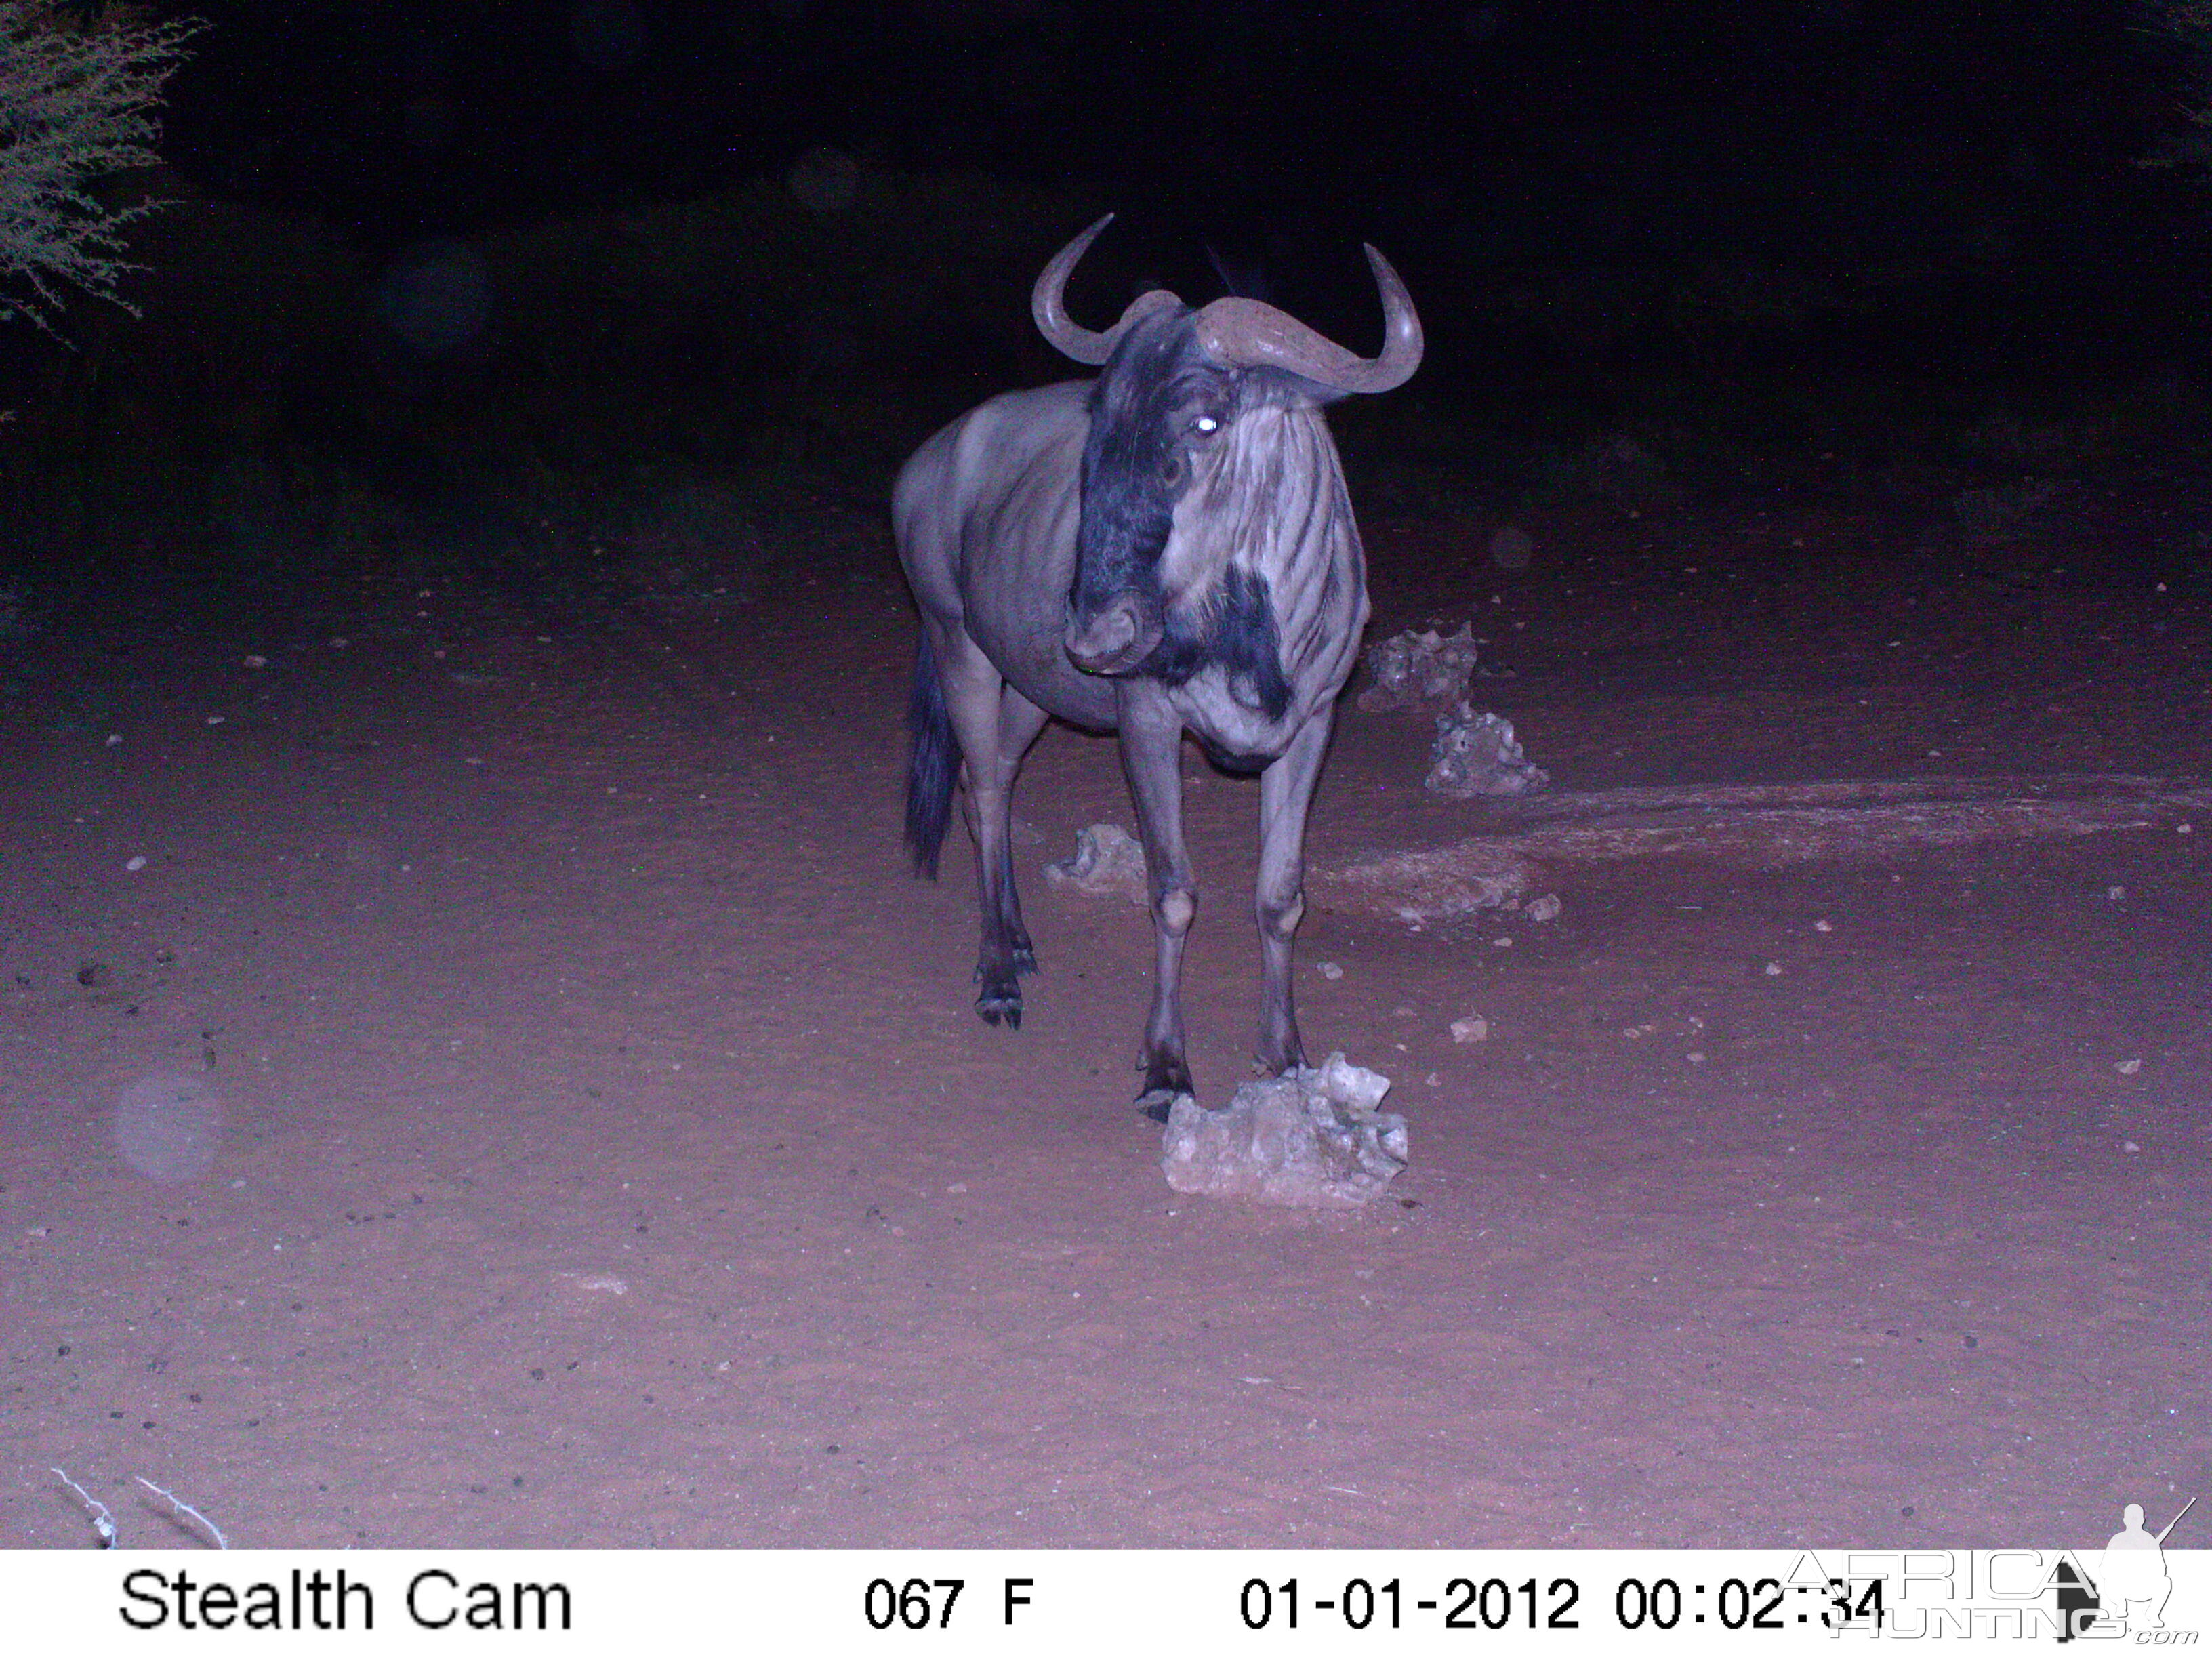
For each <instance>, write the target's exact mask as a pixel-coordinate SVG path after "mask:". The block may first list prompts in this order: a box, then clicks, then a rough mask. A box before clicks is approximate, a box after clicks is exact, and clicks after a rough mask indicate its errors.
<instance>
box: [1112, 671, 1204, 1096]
mask: <svg viewBox="0 0 2212 1659" xmlns="http://www.w3.org/2000/svg"><path fill="white" fill-rule="evenodd" d="M1121 767H1122V769H1123V771H1125V772H1126V773H1127V775H1128V779H1129V796H1130V799H1132V800H1133V802H1134V803H1135V804H1136V808H1137V829H1138V833H1139V837H1140V838H1141V839H1142V840H1143V842H1144V844H1145V868H1146V872H1147V874H1148V875H1149V876H1150V878H1151V887H1152V926H1153V932H1154V938H1155V940H1156V943H1157V945H1158V955H1157V957H1156V959H1155V961H1154V963H1153V969H1152V1015H1151V1018H1148V1019H1147V1020H1146V1022H1145V1050H1144V1053H1143V1054H1141V1055H1140V1056H1139V1060H1138V1064H1139V1066H1141V1067H1142V1068H1143V1070H1144V1073H1145V1086H1144V1091H1143V1092H1142V1093H1140V1094H1139V1096H1138V1097H1137V1104H1138V1105H1139V1106H1140V1107H1142V1108H1143V1109H1144V1110H1145V1112H1146V1114H1147V1115H1149V1116H1152V1117H1153V1118H1156V1119H1158V1120H1159V1121H1161V1122H1165V1121H1167V1115H1168V1108H1169V1106H1170V1104H1171V1103H1173V1102H1174V1100H1175V1097H1176V1096H1177V1095H1187V1094H1189V1093H1191V1092H1192V1088H1191V1081H1190V1063H1189V1061H1188V1060H1186V1059H1185V1058H1184V1052H1183V1030H1182V947H1183V940H1184V938H1185V937H1186V936H1187V935H1188V933H1189V932H1190V924H1191V921H1192V918H1193V917H1194V916H1195V915H1197V914H1198V884H1197V883H1196V882H1195V881H1194V880H1193V879H1192V877H1191V872H1190V857H1189V854H1188V853H1186V852H1185V851H1184V849H1183V844H1182V720H1181V719H1180V718H1179V717H1177V715H1176V714H1175V712H1174V711H1173V710H1172V709H1171V708H1169V707H1168V706H1167V703H1166V702H1165V700H1164V699H1155V698H1151V697H1145V696H1126V697H1125V698H1124V699H1123V701H1122V706H1121Z"/></svg>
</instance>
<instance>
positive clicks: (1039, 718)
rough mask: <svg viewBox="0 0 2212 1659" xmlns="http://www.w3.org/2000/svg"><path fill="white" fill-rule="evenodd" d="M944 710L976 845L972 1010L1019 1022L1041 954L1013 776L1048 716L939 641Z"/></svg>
mask: <svg viewBox="0 0 2212 1659" xmlns="http://www.w3.org/2000/svg"><path fill="white" fill-rule="evenodd" d="M935 643H936V644H937V645H938V647H939V663H940V664H942V665H943V668H942V671H943V674H944V678H945V705H946V708H947V710H948V712H949V713H950V714H951V717H952V727H953V731H954V732H955V733H957V736H958V738H959V741H960V753H961V769H960V776H961V783H962V786H963V787H962V789H961V810H962V813H963V816H964V817H965V818H966V819H967V823H968V836H969V840H971V841H973V842H975V898H976V906H977V908H978V909H979V911H980V912H981V945H980V947H979V949H978V950H977V951H976V956H975V979H976V981H977V984H978V987H980V988H979V989H978V990H977V992H976V994H975V1012H977V1013H979V1014H981V1016H982V1017H983V1018H984V1019H985V1020H986V1021H987V1022H988V1023H989V1024H993V1025H996V1024H999V1023H1000V1021H1002V1020H1003V1021H1004V1022H1005V1023H1006V1024H1007V1025H1008V1026H1010V1027H1012V1029H1014V1030H1020V1029H1021V1024H1022V987H1021V977H1020V976H1021V975H1024V974H1028V973H1034V972H1036V950H1035V948H1034V947H1033V946H1032V945H1030V936H1029V931H1028V929H1027V928H1025V927H1023V925H1022V907H1021V900H1020V898H1019V896H1018V895H1017V893H1016V892H1015V889H1014V855H1013V836H1012V814H1013V787H1014V774H1015V773H1016V772H1017V771H1018V770H1019V769H1020V767H1021V763H1022V756H1023V755H1024V753H1025V752H1027V750H1028V749H1029V746H1030V744H1032V743H1034V742H1035V741H1036V735H1037V733H1038V732H1040V731H1042V729H1043V726H1044V721H1045V714H1044V711H1043V710H1042V709H1041V708H1038V707H1037V706H1036V704H1035V703H1033V702H1030V700H1029V699H1028V698H1027V697H1024V696H1022V695H1021V694H1020V693H1019V692H1018V691H1016V690H1014V689H1013V688H1012V686H1009V685H1007V684H1006V682H1005V681H1004V680H1003V679H1002V678H1000V675H999V671H998V670H997V669H996V668H994V667H993V666H992V665H991V662H990V659H988V658H987V657H985V656H984V654H983V653H982V651H981V648H980V647H977V646H976V645H975V642H974V641H970V640H969V639H967V638H966V637H965V636H964V635H951V636H949V637H945V638H941V639H939V640H938V641H936V642H935Z"/></svg>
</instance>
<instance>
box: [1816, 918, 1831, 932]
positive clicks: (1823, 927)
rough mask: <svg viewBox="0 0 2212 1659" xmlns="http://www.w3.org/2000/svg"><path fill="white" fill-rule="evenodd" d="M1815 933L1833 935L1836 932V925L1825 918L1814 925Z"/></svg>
mask: <svg viewBox="0 0 2212 1659" xmlns="http://www.w3.org/2000/svg"><path fill="white" fill-rule="evenodd" d="M1813 931H1814V933H1834V932H1835V931H1836V924H1835V923H1834V922H1832V921H1829V920H1828V919H1827V918H1826V916H1823V917H1821V918H1820V921H1816V922H1814V924H1813Z"/></svg>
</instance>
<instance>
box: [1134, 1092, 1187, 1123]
mask: <svg viewBox="0 0 2212 1659" xmlns="http://www.w3.org/2000/svg"><path fill="white" fill-rule="evenodd" d="M1190 1098H1192V1096H1191V1092H1190V1091H1189V1090H1188V1089H1147V1090H1146V1091H1145V1092H1144V1093H1143V1094H1140V1095H1139V1096H1138V1097H1137V1115H1138V1116H1139V1117H1148V1118H1150V1119H1152V1121H1153V1122H1155V1123H1165V1122H1166V1121H1168V1113H1169V1111H1170V1109H1172V1108H1173V1107H1174V1105H1175V1103H1176V1102H1177V1101H1178V1100H1188V1099H1190Z"/></svg>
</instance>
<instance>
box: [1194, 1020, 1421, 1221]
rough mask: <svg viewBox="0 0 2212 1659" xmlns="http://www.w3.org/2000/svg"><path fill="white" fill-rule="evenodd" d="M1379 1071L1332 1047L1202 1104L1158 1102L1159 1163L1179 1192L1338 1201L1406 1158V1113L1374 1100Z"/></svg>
mask: <svg viewBox="0 0 2212 1659" xmlns="http://www.w3.org/2000/svg"><path fill="white" fill-rule="evenodd" d="M1389 1087H1390V1080H1389V1079H1388V1078H1386V1077H1384V1076H1383V1075H1382V1074H1381V1073H1378V1072H1370V1071H1369V1070H1368V1069H1367V1068H1366V1067H1365V1066H1354V1065H1352V1064H1351V1063H1350V1062H1348V1061H1347V1060H1346V1059H1345V1057H1344V1056H1343V1055H1342V1054H1331V1055H1330V1056H1329V1057H1328V1060H1326V1061H1324V1062H1323V1063H1322V1066H1319V1067H1318V1068H1316V1067H1313V1066H1299V1067H1298V1068H1297V1070H1295V1071H1292V1072H1289V1073H1285V1074H1284V1075H1283V1076H1281V1077H1279V1078H1276V1079H1273V1080H1272V1081H1268V1082H1260V1083H1247V1084H1245V1085H1243V1086H1242V1087H1241V1088H1239V1089H1238V1090H1237V1092H1236V1094H1235V1095H1234V1096H1233V1097H1231V1100H1230V1103H1229V1104H1228V1106H1227V1107H1226V1108H1225V1109H1223V1110H1221V1111H1218V1112H1209V1111H1207V1110H1206V1109H1204V1108H1202V1107H1201V1106H1200V1105H1199V1103H1197V1102H1196V1101H1194V1100H1193V1099H1192V1098H1191V1097H1189V1096H1188V1095H1182V1096H1178V1097H1176V1101H1175V1103H1174V1104H1173V1105H1172V1106H1170V1108H1169V1109H1168V1123H1167V1128H1166V1130H1165V1131H1164V1133H1163V1134H1162V1136H1161V1141H1160V1170H1161V1172H1162V1173H1163V1174H1164V1175H1165V1176H1167V1182H1168V1185H1169V1186H1170V1187H1172V1188H1175V1189H1176V1191H1177V1192H1179V1193H1201V1194H1207V1195H1209V1196H1211V1197H1215V1198H1249V1199H1256V1200H1259V1201H1260V1202H1261V1203H1263V1204H1288V1205H1296V1206H1304V1207H1308V1208H1336V1209H1341V1208H1348V1207H1351V1206H1356V1205H1360V1204H1364V1203H1366V1202H1367V1201H1368V1200H1370V1199H1372V1198H1373V1197H1374V1196H1375V1195H1376V1194H1377V1193H1380V1192H1381V1191H1383V1188H1386V1187H1388V1186H1389V1183H1390V1182H1391V1180H1392V1179H1393V1178H1394V1177H1395V1176H1396V1175H1397V1173H1398V1172H1399V1171H1400V1170H1402V1169H1404V1168H1405V1167H1406V1160H1407V1140H1406V1120H1405V1119H1404V1118H1402V1117H1401V1116H1399V1115H1397V1114H1396V1113H1395V1112H1378V1111H1376V1109H1375V1107H1376V1103H1379V1102H1380V1101H1381V1100H1382V1098H1383V1095H1384V1093H1385V1092H1387V1091H1389Z"/></svg>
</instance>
